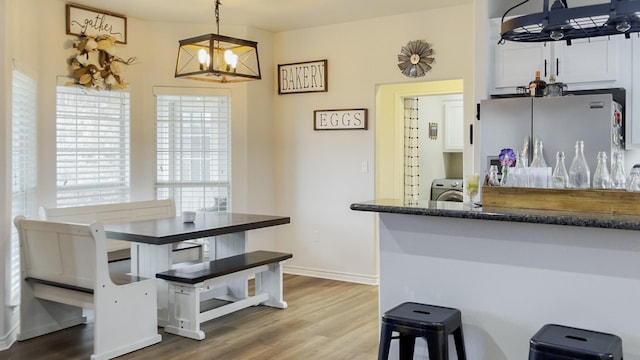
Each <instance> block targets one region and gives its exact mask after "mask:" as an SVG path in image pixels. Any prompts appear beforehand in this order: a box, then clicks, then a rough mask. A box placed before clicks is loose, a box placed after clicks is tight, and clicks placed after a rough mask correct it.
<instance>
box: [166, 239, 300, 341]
mask: <svg viewBox="0 0 640 360" xmlns="http://www.w3.org/2000/svg"><path fill="white" fill-rule="evenodd" d="M292 257H293V255H292V254H287V253H280V252H273V251H262V250H261V251H253V252H249V253H245V254H240V255H235V256H230V257H226V258H222V259H217V260H212V261H209V262H205V263H201V264H196V265H191V266H184V267H180V268H177V269H174V270H170V271H165V272H161V273H158V274H156V277H157V278H159V279H163V280H166V281H167V282H168V284H169V323H168V324H167V325H166V326H165V328H164V330H165V331H166V332H168V333H171V334H176V335H181V336H185V337H188V338H192V339H196V340H202V339H204V338H205V334H204V332H203V331H202V330H200V324H201V323H203V322H205V321H209V320H212V319H215V318H218V317H220V316H223V315H226V314H229V313H231V312H233V311H237V310H240V309H243V308H246V307H249V306H255V305H267V306H271V307H276V308H280V309H286V308H287V303H286V302H285V301H284V299H283V288H282V265H283V264H284V263H285V262H286V261H287V260H288V259H290V258H292ZM250 275H255V295H254V296H249V297H246V298H243V297H238V296H237V294H228V293H225V294H221V295H223V296H222V297H221V299H223V300H226V301H229V302H228V303H227V304H226V305H222V306H219V307H216V308H214V309H210V310H207V311H201V298H200V294H201V293H202V292H205V291H206V292H210V291H213V292H215V291H216V290H217V288H220V289H222V290H224V291H227V282H229V281H230V280H234V279H238V278H242V279H244V280H243V281H246V279H247V278H248V276H250Z"/></svg>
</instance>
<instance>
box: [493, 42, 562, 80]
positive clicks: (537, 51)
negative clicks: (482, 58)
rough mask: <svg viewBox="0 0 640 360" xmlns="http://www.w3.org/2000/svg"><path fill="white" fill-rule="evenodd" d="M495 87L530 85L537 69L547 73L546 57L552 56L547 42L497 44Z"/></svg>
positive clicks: (543, 74) (543, 76)
mask: <svg viewBox="0 0 640 360" xmlns="http://www.w3.org/2000/svg"><path fill="white" fill-rule="evenodd" d="M494 46H495V73H494V81H495V83H494V85H495V88H498V89H499V88H514V89H513V91H512V92H515V88H516V87H518V86H528V85H529V82H530V81H531V80H533V79H534V77H535V72H536V70H540V73H541V76H542V78H546V77H547V76H548V74H547V75H545V71H548V68H547V69H545V59H549V57H550V46H549V45H547V43H519V42H512V41H507V42H505V43H504V44H502V45H499V44H495V45H494Z"/></svg>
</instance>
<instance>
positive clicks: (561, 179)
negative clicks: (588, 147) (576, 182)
mask: <svg viewBox="0 0 640 360" xmlns="http://www.w3.org/2000/svg"><path fill="white" fill-rule="evenodd" d="M551 186H552V187H553V188H555V189H566V188H567V187H568V186H569V173H567V167H566V166H565V165H564V152H562V151H558V152H557V153H556V166H555V167H554V168H553V175H552V182H551Z"/></svg>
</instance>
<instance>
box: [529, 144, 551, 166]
mask: <svg viewBox="0 0 640 360" xmlns="http://www.w3.org/2000/svg"><path fill="white" fill-rule="evenodd" d="M542 148H543V146H542V140H536V141H535V143H534V145H533V160H531V166H529V167H532V168H546V167H547V162H546V161H545V160H544V154H543V153H542Z"/></svg>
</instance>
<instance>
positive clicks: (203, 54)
mask: <svg viewBox="0 0 640 360" xmlns="http://www.w3.org/2000/svg"><path fill="white" fill-rule="evenodd" d="M208 57H209V55H208V54H207V51H206V50H205V49H200V50H198V62H199V63H200V64H202V65H204V64H205V63H206V62H207V58H208Z"/></svg>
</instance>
